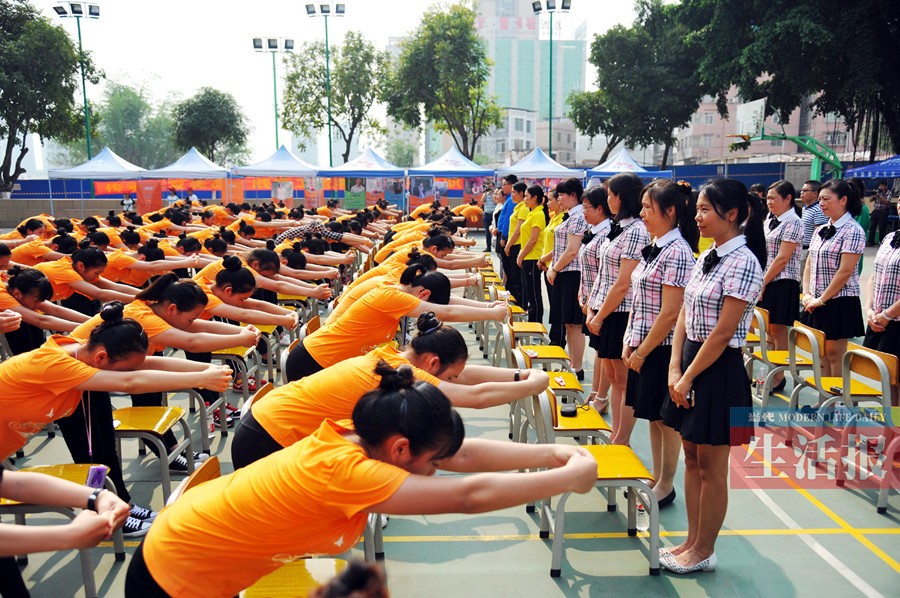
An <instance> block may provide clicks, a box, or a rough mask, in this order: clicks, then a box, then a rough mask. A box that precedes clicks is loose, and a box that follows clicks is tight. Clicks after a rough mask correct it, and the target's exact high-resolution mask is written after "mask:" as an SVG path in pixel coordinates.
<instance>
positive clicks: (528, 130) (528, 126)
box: [525, 120, 531, 133]
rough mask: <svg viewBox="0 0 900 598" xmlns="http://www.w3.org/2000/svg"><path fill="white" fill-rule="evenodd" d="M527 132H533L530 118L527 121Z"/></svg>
mask: <svg viewBox="0 0 900 598" xmlns="http://www.w3.org/2000/svg"><path fill="white" fill-rule="evenodd" d="M525 132H526V133H531V121H530V120H526V121H525Z"/></svg>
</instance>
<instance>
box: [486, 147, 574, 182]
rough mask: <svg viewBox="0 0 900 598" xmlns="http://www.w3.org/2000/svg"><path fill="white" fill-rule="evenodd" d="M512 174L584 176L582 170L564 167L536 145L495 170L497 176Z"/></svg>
mask: <svg viewBox="0 0 900 598" xmlns="http://www.w3.org/2000/svg"><path fill="white" fill-rule="evenodd" d="M508 174H514V175H516V176H519V177H523V178H529V179H546V178H568V177H574V178H576V179H583V178H584V171H583V170H579V169H575V168H566V167H565V166H563V165H562V164H560V163H559V162H557V161H556V160H554V159H553V158H551V157H550V156H548V155H547V154H545V153H544V151H543V150H542V149H541V148H539V147H536V148H535V149H534V151H533V152H531V153H530V154H528V155H527V156H525V157H524V158H522V159H521V160H519V161H518V162H516V163H515V164H513V165H512V166H506V167H504V168H500V169H498V170H497V176H506V175H508Z"/></svg>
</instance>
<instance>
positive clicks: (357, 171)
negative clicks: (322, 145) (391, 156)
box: [319, 148, 406, 177]
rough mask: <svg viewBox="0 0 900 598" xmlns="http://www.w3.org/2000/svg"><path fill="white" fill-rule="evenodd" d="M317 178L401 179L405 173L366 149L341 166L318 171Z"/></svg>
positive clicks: (370, 149) (369, 149)
mask: <svg viewBox="0 0 900 598" xmlns="http://www.w3.org/2000/svg"><path fill="white" fill-rule="evenodd" d="M319 176H322V177H340V176H343V177H403V176H406V171H405V170H403V169H402V168H400V167H399V166H395V165H394V164H391V163H390V162H388V161H387V160H385V159H384V158H382V157H381V156H379V155H378V154H376V153H375V152H374V151H373V150H372V148H368V149H366V151H364V152H363V153H362V154H360V155H359V156H357V157H356V158H354V159H353V160H350V161H349V162H347V163H346V164H344V165H342V166H335V167H334V168H321V169H319Z"/></svg>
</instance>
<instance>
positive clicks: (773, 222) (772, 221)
mask: <svg viewBox="0 0 900 598" xmlns="http://www.w3.org/2000/svg"><path fill="white" fill-rule="evenodd" d="M779 224H781V223H780V222H778V218H775V217H774V216H773V217H772V218H769V230H775V229H776V228H778V225H779Z"/></svg>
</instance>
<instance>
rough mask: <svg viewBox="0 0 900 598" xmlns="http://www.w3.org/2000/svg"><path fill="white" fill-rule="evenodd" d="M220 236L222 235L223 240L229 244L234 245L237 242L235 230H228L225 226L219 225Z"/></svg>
mask: <svg viewBox="0 0 900 598" xmlns="http://www.w3.org/2000/svg"><path fill="white" fill-rule="evenodd" d="M219 237H221V238H222V240H223V241H225V242H226V243H228V244H229V245H234V244H235V242H237V237H235V236H234V231H231V230H228V229H227V228H225V227H224V226H220V227H219Z"/></svg>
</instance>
